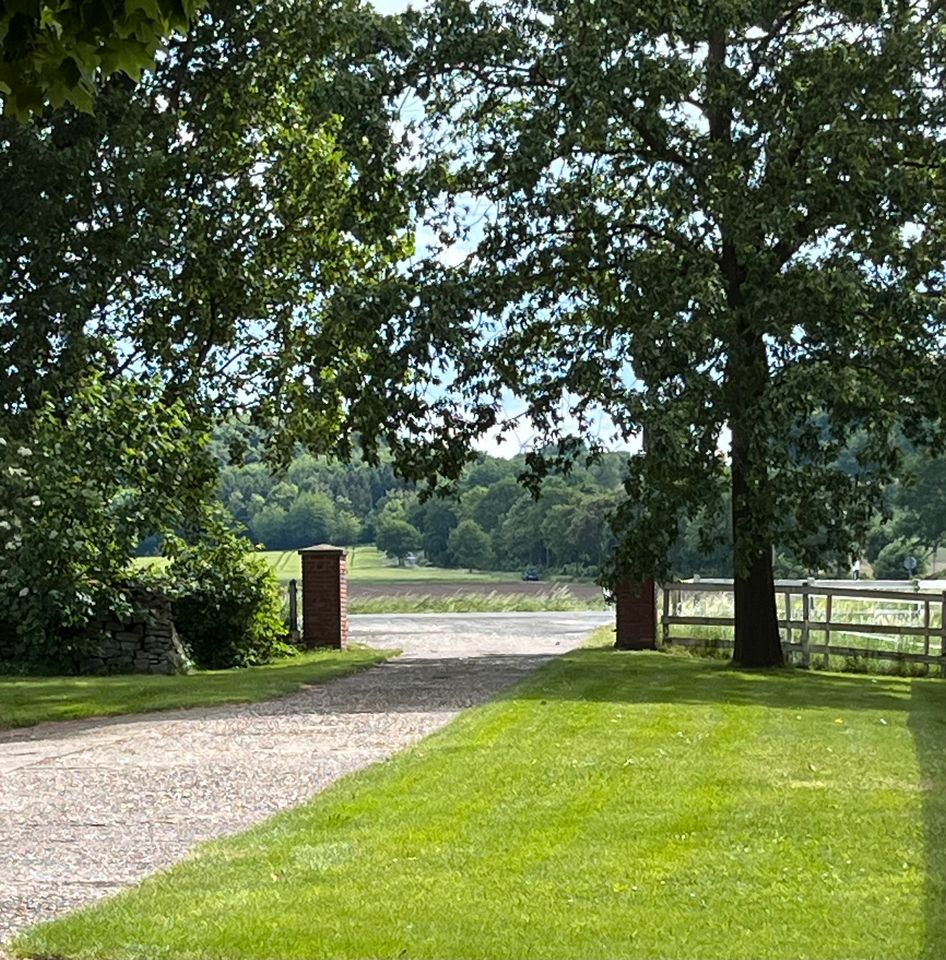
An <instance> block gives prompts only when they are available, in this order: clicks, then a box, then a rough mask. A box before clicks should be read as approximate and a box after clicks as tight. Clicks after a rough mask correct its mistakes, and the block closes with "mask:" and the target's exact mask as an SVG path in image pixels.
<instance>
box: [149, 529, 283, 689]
mask: <svg viewBox="0 0 946 960" xmlns="http://www.w3.org/2000/svg"><path fill="white" fill-rule="evenodd" d="M248 549H249V544H248V543H247V541H246V540H244V539H243V538H242V537H239V536H237V534H235V533H233V532H232V531H229V530H225V529H222V528H221V529H218V530H215V531H214V535H213V536H212V537H211V538H208V539H204V540H201V541H200V542H198V543H195V544H187V543H185V542H184V541H183V540H181V539H179V538H177V537H169V538H168V539H167V541H166V543H165V552H166V553H167V555H168V556H169V558H170V560H171V562H170V564H169V565H168V567H167V571H166V573H167V576H168V578H169V582H168V590H169V592H170V594H171V596H172V597H173V599H174V619H175V622H176V624H177V628H178V630H179V632H180V634H181V637H182V639H183V641H184V643H185V644H186V646H187V648H188V650H189V652H190V655H191V657H192V659H193V660H194V662H195V663H196V664H197V665H198V666H199V667H203V668H205V669H211V670H217V669H225V668H227V667H247V666H252V665H254V664H258V663H265V662H266V661H268V660H272V659H273V658H274V657H277V656H280V655H282V654H285V653H288V652H289V650H290V648H289V647H288V646H287V645H286V644H285V642H284V637H285V628H284V625H283V619H282V613H281V611H282V602H281V597H280V590H279V584H278V582H277V580H276V577H275V574H274V573H273V572H272V570H271V569H270V568H269V566H268V564H267V563H266V561H265V560H264V559H263V558H262V557H254V556H253V555H252V554H248V553H247V550H248Z"/></svg>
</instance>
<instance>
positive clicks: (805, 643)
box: [801, 581, 811, 667]
mask: <svg viewBox="0 0 946 960" xmlns="http://www.w3.org/2000/svg"><path fill="white" fill-rule="evenodd" d="M810 620H811V595H810V594H809V593H808V582H807V581H806V582H805V585H804V586H803V587H802V593H801V662H802V665H803V666H805V667H808V666H810V665H811V628H810V626H809V623H810Z"/></svg>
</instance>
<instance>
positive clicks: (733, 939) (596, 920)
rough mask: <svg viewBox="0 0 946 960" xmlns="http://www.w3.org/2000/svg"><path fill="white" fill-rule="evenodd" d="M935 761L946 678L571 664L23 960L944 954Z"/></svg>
mask: <svg viewBox="0 0 946 960" xmlns="http://www.w3.org/2000/svg"><path fill="white" fill-rule="evenodd" d="M944 744H946V684H944V683H943V682H941V681H937V680H912V681H911V680H906V679H900V678H871V677H856V676H841V675H833V674H804V673H801V672H798V673H790V672H780V673H773V674H763V673H746V672H737V671H734V670H731V669H729V668H727V667H725V666H723V665H721V664H716V663H712V662H709V661H701V660H695V659H688V658H680V657H674V656H669V655H664V654H658V653H653V654H621V653H617V652H614V651H608V650H601V649H585V650H580V651H577V652H575V653H573V654H569V655H567V656H565V657H563V658H562V659H560V660H558V661H556V662H554V663H552V664H550V665H549V666H548V667H546V668H544V669H543V670H542V671H540V672H539V673H538V674H536V675H535V676H534V677H533V678H530V679H529V680H528V681H526V682H525V683H524V684H523V685H521V686H520V687H518V688H517V689H515V690H514V691H513V692H511V693H510V694H509V695H508V696H507V697H505V698H504V699H501V700H499V701H496V702H494V703H492V704H490V705H487V706H486V707H483V708H478V709H475V710H472V711H469V712H468V713H466V714H464V715H462V716H461V717H460V718H459V720H457V721H456V722H454V723H453V724H451V725H450V726H449V727H447V728H445V729H444V730H443V731H442V732H440V733H439V734H437V735H435V736H433V737H431V738H429V739H427V740H425V741H423V742H422V743H421V744H419V745H418V746H417V747H415V748H414V749H412V750H410V751H408V752H407V753H405V754H403V755H401V756H399V757H398V758H396V759H394V760H392V761H390V762H387V763H384V764H381V765H379V766H376V767H373V768H371V769H369V770H367V771H364V772H362V773H361V774H358V775H355V776H353V777H350V778H347V779H345V780H343V781H340V782H339V783H338V784H336V785H335V786H334V787H333V788H331V789H329V790H328V791H326V792H325V793H324V794H322V795H321V796H320V797H318V798H316V799H315V800H313V801H312V802H311V803H309V804H307V805H305V806H302V807H299V808H297V809H295V810H292V811H289V812H287V813H285V814H282V815H280V816H277V817H276V818H274V819H273V820H270V821H268V822H267V823H265V824H262V825H261V826H259V827H258V828H256V829H254V830H251V831H249V832H248V833H245V834H242V835H240V836H237V837H233V838H230V839H225V840H221V841H217V842H213V843H209V844H206V845H204V846H202V847H200V848H199V849H198V850H197V851H196V852H195V853H194V854H193V855H192V856H190V857H189V858H188V859H187V860H186V861H184V862H183V863H181V864H180V865H179V866H177V867H175V868H174V869H172V870H170V871H168V872H166V873H163V874H159V875H157V876H156V877H154V878H152V879H150V880H148V881H146V882H145V883H144V884H142V885H141V886H140V887H139V888H138V889H136V890H133V891H129V892H127V893H124V894H122V895H119V896H118V897H115V898H114V899H111V900H108V901H106V902H104V903H103V904H102V905H100V906H98V907H94V908H91V909H87V910H85V911H82V912H80V913H78V914H75V915H72V916H70V917H68V918H66V919H63V920H60V921H58V922H55V923H52V924H49V925H46V926H41V927H38V928H35V929H34V930H32V931H30V932H27V933H26V934H25V935H23V936H22V937H21V938H20V939H19V940H18V941H16V943H15V949H16V951H17V952H19V953H21V954H27V955H34V956H44V957H90V958H91V957H95V958H102V960H120V958H121V960H126V958H127V960H132V958H134V960H146V958H159V957H161V958H164V957H167V958H174V960H191V958H220V960H224V958H226V960H274V958H279V960H294V958H305V960H315V958H359V960H364V958H394V957H410V958H413V960H434V958H436V960H444V958H458V960H460V958H471V960H472V958H476V960H485V958H490V960H499V958H569V960H572V958H574V960H593V958H628V960H631V958H641V960H643V958H673V960H684V958H689V960H710V958H712V960H749V958H755V960H774V958H778V960H802V958H807V960H815V958H817V960H828V958H831V960H867V958H877V960H880V958H883V960H918V958H925V960H934V958H941V957H942V956H943V955H944V953H943V951H944V947H943V945H944V944H946V842H944V838H946V752H944Z"/></svg>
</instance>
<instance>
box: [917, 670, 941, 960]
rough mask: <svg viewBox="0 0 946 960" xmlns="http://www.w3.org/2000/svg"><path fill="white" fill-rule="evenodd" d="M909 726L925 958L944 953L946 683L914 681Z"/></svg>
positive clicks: (931, 959) (936, 959) (933, 959)
mask: <svg viewBox="0 0 946 960" xmlns="http://www.w3.org/2000/svg"><path fill="white" fill-rule="evenodd" d="M912 692H913V695H912V697H911V698H910V715H909V725H910V732H911V733H912V734H913V740H914V742H915V744H916V754H917V761H918V764H919V767H920V789H921V791H922V798H923V829H924V831H925V834H926V895H925V897H924V922H925V926H926V943H925V950H924V952H923V960H940V958H941V957H943V955H944V951H946V682H944V681H942V680H938V681H937V680H919V681H914V682H913V684H912Z"/></svg>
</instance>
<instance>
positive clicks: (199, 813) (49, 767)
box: [0, 613, 612, 942]
mask: <svg viewBox="0 0 946 960" xmlns="http://www.w3.org/2000/svg"><path fill="white" fill-rule="evenodd" d="M611 619H612V618H611V615H610V614H607V613H565V614H557V613H551V614H548V613H542V614H490V615H482V616H479V615H465V614H464V615H456V616H441V615H426V616H425V615H418V616H414V615H399V616H360V617H352V622H351V626H352V636H353V639H357V640H363V641H367V642H370V643H372V644H374V645H377V646H386V647H397V648H400V649H402V650H403V651H404V654H403V656H401V657H399V658H397V659H395V660H392V661H390V662H388V663H386V664H383V665H381V666H379V667H376V668H373V669H370V670H366V671H363V672H361V673H359V674H357V675H355V676H352V677H346V678H344V679H341V680H336V681H333V682H332V683H328V684H325V685H322V686H316V687H310V688H307V689H305V690H302V691H300V692H299V693H296V694H293V695H292V696H289V697H285V698H283V699H281V700H275V701H271V702H268V703H262V704H253V705H247V706H231V707H212V708H197V709H193V710H177V711H173V712H166V713H152V714H141V715H137V716H134V717H115V718H110V719H105V720H96V721H75V722H68V723H59V724H43V725H40V726H38V727H32V728H30V729H28V730H11V731H6V732H2V731H0V942H2V941H3V940H4V939H6V938H7V937H9V936H10V935H12V934H13V933H14V932H15V931H16V930H17V929H19V928H21V927H23V926H26V925H29V924H32V923H36V922H38V921H40V920H43V919H46V918H49V917H52V916H55V915H57V914H60V913H62V912H64V911H66V910H69V909H72V908H74V907H77V906H80V905H82V904H85V903H89V902H91V901H94V900H97V899H99V898H101V897H103V896H106V895H108V894H110V893H114V892H115V891H117V890H119V889H121V888H122V887H124V886H127V885H129V884H132V883H135V882H137V881H138V880H140V879H141V878H142V877H144V876H146V875H147V874H149V873H151V872H153V871H155V870H157V869H160V868H161V867H165V866H167V865H169V864H171V863H173V862H174V861H176V860H178V859H180V858H181V857H183V856H184V855H185V854H186V853H187V851H188V850H189V849H190V848H191V847H192V846H193V845H194V844H195V843H198V842H200V841H201V840H205V839H208V838H210V837H215V836H220V835H221V834H226V833H232V832H235V831H237V830H241V829H243V828H245V827H247V826H249V825H250V824H252V823H255V822H257V821H259V820H261V819H263V818H265V817H268V816H270V815H271V814H273V813H275V812H276V811H277V810H279V809H281V808H283V807H287V806H291V805H293V804H296V803H299V802H301V801H303V800H305V799H306V798H307V797H310V796H311V795H312V794H313V793H316V792H317V791H319V790H321V789H323V788H324V787H326V786H327V785H328V784H330V783H331V782H332V781H334V780H336V779H338V778H339V777H341V776H343V775H344V774H346V773H350V772H351V771H353V770H357V769H359V768H361V767H364V766H367V765H368V764H370V763H374V762H376V761H378V760H381V759H383V758H384V757H386V756H388V755H390V754H391V753H393V752H395V751H397V750H401V749H403V748H404V747H406V746H408V745H409V744H411V743H413V742H414V741H416V740H418V739H420V738H421V737H423V736H426V735H427V734H428V733H430V732H431V731H433V730H435V729H436V728H437V727H440V726H442V725H443V724H444V723H446V722H447V721H448V720H450V719H451V718H452V717H453V716H454V715H455V714H456V713H457V712H458V711H460V710H462V709H464V708H465V707H469V706H472V705H475V704H478V703H482V702H484V701H486V700H488V699H490V698H491V697H493V696H495V695H496V694H497V693H498V692H500V691H501V690H503V689H505V688H506V687H508V686H509V685H511V684H512V683H514V682H515V681H516V680H518V679H520V678H521V677H522V676H523V675H524V674H525V673H527V672H529V671H530V670H533V669H534V668H535V667H537V666H538V665H539V664H541V663H543V662H544V661H545V660H547V659H548V658H549V657H550V656H553V655H555V654H557V653H561V652H564V651H565V650H567V649H569V648H571V647H574V646H576V645H577V644H579V643H580V642H581V640H582V639H583V638H584V636H586V635H587V634H588V632H589V631H590V630H592V629H593V628H594V627H596V626H598V625H600V624H602V623H608V622H610V621H611Z"/></svg>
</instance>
